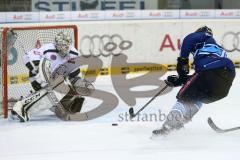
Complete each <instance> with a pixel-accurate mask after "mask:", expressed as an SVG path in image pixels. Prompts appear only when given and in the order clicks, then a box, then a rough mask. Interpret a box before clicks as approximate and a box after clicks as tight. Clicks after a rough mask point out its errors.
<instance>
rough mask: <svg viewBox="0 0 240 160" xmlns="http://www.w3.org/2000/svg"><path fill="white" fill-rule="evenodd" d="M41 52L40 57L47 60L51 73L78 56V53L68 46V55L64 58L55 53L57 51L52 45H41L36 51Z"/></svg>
mask: <svg viewBox="0 0 240 160" xmlns="http://www.w3.org/2000/svg"><path fill="white" fill-rule="evenodd" d="M38 51H39V52H41V55H42V57H44V58H46V59H48V60H49V61H50V63H51V67H50V71H51V73H52V72H53V71H54V70H55V69H56V68H58V67H59V66H60V65H61V64H64V63H65V62H67V61H68V60H69V59H71V58H75V57H77V56H78V51H77V49H76V48H75V47H73V46H72V45H71V46H70V50H69V53H68V54H67V55H66V56H65V57H61V56H60V55H59V54H58V53H57V52H58V51H57V49H56V47H55V45H54V44H53V43H48V44H45V45H43V46H42V47H41V48H39V49H38Z"/></svg>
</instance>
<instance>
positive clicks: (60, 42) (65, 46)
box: [55, 32, 72, 57]
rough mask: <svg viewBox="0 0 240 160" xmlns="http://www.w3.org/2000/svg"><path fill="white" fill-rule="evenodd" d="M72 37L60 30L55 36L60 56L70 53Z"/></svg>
mask: <svg viewBox="0 0 240 160" xmlns="http://www.w3.org/2000/svg"><path fill="white" fill-rule="evenodd" d="M71 44H72V38H71V36H70V35H68V34H66V33H64V32H60V33H58V34H57V36H56V37H55V46H56V49H57V50H58V53H59V55H60V56H62V57H64V56H66V55H67V54H68V52H69V48H70V45H71Z"/></svg>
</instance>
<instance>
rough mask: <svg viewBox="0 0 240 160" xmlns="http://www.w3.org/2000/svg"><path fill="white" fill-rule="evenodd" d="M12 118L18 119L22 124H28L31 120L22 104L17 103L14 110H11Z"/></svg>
mask: <svg viewBox="0 0 240 160" xmlns="http://www.w3.org/2000/svg"><path fill="white" fill-rule="evenodd" d="M11 114H12V117H17V118H18V119H19V121H20V122H26V121H28V120H29V117H28V115H27V113H26V112H25V111H24V109H23V106H22V104H21V102H20V101H19V102H17V103H16V104H15V105H14V106H13V108H12V110H11Z"/></svg>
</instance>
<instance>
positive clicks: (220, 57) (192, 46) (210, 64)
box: [180, 32, 234, 72]
mask: <svg viewBox="0 0 240 160" xmlns="http://www.w3.org/2000/svg"><path fill="white" fill-rule="evenodd" d="M190 53H192V55H193V59H194V62H193V64H194V67H195V71H196V72H198V71H203V70H209V69H214V68H220V67H228V68H229V69H234V65H233V63H232V61H231V60H230V59H228V58H227V54H226V51H225V50H224V49H223V48H222V47H221V46H219V45H218V44H217V43H216V41H215V40H214V39H213V37H212V35H209V34H208V33H206V32H194V33H191V34H189V35H188V36H186V37H185V38H184V40H183V43H182V46H181V51H180V57H182V58H188V57H189V55H190Z"/></svg>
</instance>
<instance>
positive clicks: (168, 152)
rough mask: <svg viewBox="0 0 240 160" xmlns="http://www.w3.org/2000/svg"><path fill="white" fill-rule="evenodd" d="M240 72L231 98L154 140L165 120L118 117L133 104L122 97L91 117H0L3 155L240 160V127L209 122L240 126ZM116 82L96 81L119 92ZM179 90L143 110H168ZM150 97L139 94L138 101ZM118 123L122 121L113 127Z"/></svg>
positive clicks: (2, 158) (61, 159)
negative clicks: (21, 119) (114, 105)
mask: <svg viewBox="0 0 240 160" xmlns="http://www.w3.org/2000/svg"><path fill="white" fill-rule="evenodd" d="M239 74H240V72H239V71H238V73H237V77H236V79H235V81H234V84H233V87H232V89H231V91H230V93H229V96H228V97H227V98H225V99H223V100H221V101H218V102H216V103H213V104H210V105H204V106H203V108H202V109H201V110H200V111H199V113H198V114H197V115H196V116H195V117H194V119H193V121H192V122H190V123H189V124H187V125H186V126H185V129H184V130H181V131H178V132H175V133H173V134H172V135H169V136H168V137H161V138H157V139H151V132H152V130H153V129H156V128H159V127H160V126H161V123H162V122H136V121H135V122H129V121H125V122H118V121H119V120H120V118H119V116H118V115H119V114H121V113H124V112H127V111H128V109H129V107H128V106H126V104H125V103H124V102H123V101H121V100H120V101H119V105H118V107H117V109H115V110H114V111H112V112H111V113H109V114H107V115H104V116H102V117H100V118H98V119H95V120H92V121H87V122H63V121H60V120H58V119H56V118H55V116H54V115H52V114H51V113H49V112H47V113H43V114H42V115H39V116H37V117H35V118H34V119H33V120H32V121H31V122H27V123H19V122H17V121H10V120H4V119H0V160H66V159H68V160H80V159H84V160H96V159H104V160H130V159H131V160H151V159H154V160H158V159H162V160H189V159H191V160H215V159H216V160H239V158H240V131H235V132H231V133H226V134H218V133H215V132H214V131H213V130H211V129H210V127H209V126H208V124H207V121H206V120H207V117H212V118H213V120H214V121H215V123H216V124H217V125H219V126H220V127H221V128H228V127H234V126H239V125H240V117H239V114H240V101H239V99H240V94H239V91H240V76H239ZM111 85H112V83H111V81H110V79H109V77H101V78H100V79H98V80H97V82H96V86H97V88H99V89H102V90H106V91H109V92H112V93H113V94H115V95H116V93H115V92H114V89H113V88H112V87H111ZM178 90H179V88H176V89H174V90H173V91H172V92H170V93H168V94H166V95H164V96H160V97H158V98H157V99H156V100H155V101H154V102H153V103H151V104H150V105H149V106H148V108H147V109H146V110H144V111H143V113H146V114H147V113H154V112H157V110H159V109H161V111H162V112H163V113H167V112H168V111H169V109H170V108H171V107H172V105H173V104H174V103H175V101H176V99H175V95H176V93H177V91H178ZM148 100H149V98H145V99H139V100H138V101H137V105H136V106H138V107H141V106H142V105H143V104H145V103H146V102H147V101H148ZM91 103H92V102H91V100H90V99H89V100H88V101H87V102H86V103H85V109H86V108H87V107H88V106H90V104H91ZM93 103H94V102H93ZM136 109H137V108H136ZM115 122H118V124H119V125H118V126H112V125H111V124H112V123H115Z"/></svg>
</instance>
